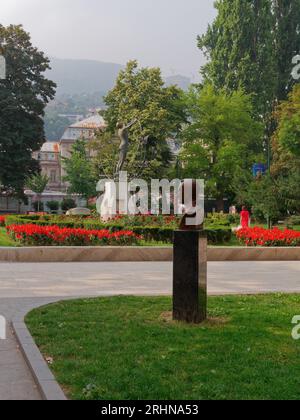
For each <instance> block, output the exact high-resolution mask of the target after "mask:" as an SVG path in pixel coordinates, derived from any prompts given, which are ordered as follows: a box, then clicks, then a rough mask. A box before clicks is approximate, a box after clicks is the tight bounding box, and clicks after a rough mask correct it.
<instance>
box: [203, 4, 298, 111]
mask: <svg viewBox="0 0 300 420" xmlns="http://www.w3.org/2000/svg"><path fill="white" fill-rule="evenodd" d="M215 6H216V8H217V11H218V15H217V17H216V19H215V21H214V22H213V24H212V25H210V26H209V28H208V30H207V33H206V34H205V35H203V36H201V37H199V38H198V44H199V48H200V49H201V50H202V51H204V52H205V54H206V56H207V58H208V60H209V61H208V64H207V65H205V66H204V67H203V69H202V73H203V75H204V77H205V78H206V79H208V80H209V81H210V82H212V83H213V84H214V85H215V86H216V87H217V88H222V87H225V88H226V89H227V90H229V91H232V90H235V89H237V88H238V87H242V88H243V89H244V90H245V92H246V93H251V94H254V103H255V109H256V111H257V112H258V113H259V114H260V115H262V116H266V115H269V113H270V112H271V111H272V110H273V106H274V103H276V101H280V100H283V99H286V96H287V94H288V92H289V90H290V87H291V85H292V83H293V79H292V77H291V71H292V67H293V64H292V58H293V57H294V56H295V55H296V54H298V53H299V45H300V31H299V23H300V0H219V1H217V2H216V5H215Z"/></svg>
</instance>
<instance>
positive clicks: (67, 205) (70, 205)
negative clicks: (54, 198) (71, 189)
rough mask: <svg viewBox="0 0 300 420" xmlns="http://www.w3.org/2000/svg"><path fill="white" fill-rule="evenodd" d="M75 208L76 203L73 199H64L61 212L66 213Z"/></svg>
mask: <svg viewBox="0 0 300 420" xmlns="http://www.w3.org/2000/svg"><path fill="white" fill-rule="evenodd" d="M75 207H76V202H75V200H73V198H64V199H63V201H62V203H61V209H62V211H65V212H66V211H68V210H71V209H74V208H75Z"/></svg>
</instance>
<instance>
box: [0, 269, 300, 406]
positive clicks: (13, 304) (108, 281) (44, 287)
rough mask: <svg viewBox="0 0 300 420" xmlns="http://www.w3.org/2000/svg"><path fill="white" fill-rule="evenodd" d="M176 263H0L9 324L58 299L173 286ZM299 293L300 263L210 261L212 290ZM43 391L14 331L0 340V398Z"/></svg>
mask: <svg viewBox="0 0 300 420" xmlns="http://www.w3.org/2000/svg"><path fill="white" fill-rule="evenodd" d="M171 279H172V266H171V264H170V263H136V264H133V263H70V264H69V263H61V264H46V263H44V264H30V263H28V264H10V263H0V314H1V315H3V316H5V317H6V319H7V321H8V323H9V322H10V321H11V319H12V318H13V317H14V315H15V314H16V313H17V312H18V311H19V310H20V309H21V308H22V309H24V308H28V310H30V308H33V307H35V306H39V305H42V304H46V303H47V302H50V301H53V300H55V299H61V298H68V297H80V296H106V295H116V294H118V295H119V294H135V295H161V294H170V293H171V291H172V280H171ZM280 291H282V292H299V293H300V262H294V263H293V262H290V263H283V262H280V263H273V262H272V263H271V262H260V263H239V262H234V263H210V264H209V293H210V294H225V293H261V292H280ZM8 399H11V400H16V399H17V400H38V399H40V395H39V392H38V390H37V389H36V387H35V385H34V381H33V379H32V377H31V374H30V372H29V370H28V368H27V366H26V364H25V362H24V360H23V357H22V355H21V353H20V352H19V350H18V347H17V343H16V341H15V338H14V337H13V335H12V333H11V332H10V330H9V331H8V339H7V340H5V341H1V340H0V400H8Z"/></svg>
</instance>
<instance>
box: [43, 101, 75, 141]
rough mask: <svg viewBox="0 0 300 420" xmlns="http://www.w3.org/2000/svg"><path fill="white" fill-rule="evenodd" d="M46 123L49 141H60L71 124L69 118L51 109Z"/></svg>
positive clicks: (45, 119)
mask: <svg viewBox="0 0 300 420" xmlns="http://www.w3.org/2000/svg"><path fill="white" fill-rule="evenodd" d="M50 109H51V108H50ZM44 123H45V137H46V139H47V141H59V140H60V139H61V137H62V135H63V134H64V131H65V130H66V128H67V127H68V126H69V125H70V121H69V119H68V118H66V117H61V116H60V115H59V114H58V113H56V112H51V111H50V110H47V112H46V115H45V118H44Z"/></svg>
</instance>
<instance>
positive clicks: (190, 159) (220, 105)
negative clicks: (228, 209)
mask: <svg viewBox="0 0 300 420" xmlns="http://www.w3.org/2000/svg"><path fill="white" fill-rule="evenodd" d="M187 107H188V111H189V114H190V116H191V123H190V124H189V125H188V126H187V128H186V129H185V130H184V131H183V133H182V137H183V139H184V144H183V148H182V151H181V154H180V161H181V164H182V170H181V174H180V175H181V177H192V178H203V179H204V180H205V181H206V195H209V196H211V197H214V198H216V199H217V201H218V210H223V199H224V197H228V198H231V197H233V196H234V194H235V177H236V176H238V175H239V174H240V172H241V171H242V172H246V173H249V174H250V173H251V168H252V165H253V163H254V162H255V161H256V158H257V157H258V156H260V154H261V152H262V148H261V143H260V137H261V133H262V125H261V123H259V122H257V121H256V120H255V119H254V118H253V107H252V104H251V98H250V97H249V96H247V95H245V94H244V93H243V92H242V91H236V92H234V93H232V94H227V93H226V92H225V91H224V90H221V91H218V92H217V91H216V90H215V89H214V88H213V87H212V86H211V85H209V84H207V85H205V86H204V87H203V88H200V89H199V88H196V87H195V88H193V89H192V90H191V91H190V92H189V94H188V95H187Z"/></svg>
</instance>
